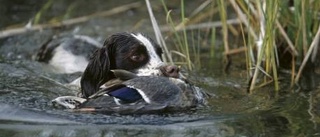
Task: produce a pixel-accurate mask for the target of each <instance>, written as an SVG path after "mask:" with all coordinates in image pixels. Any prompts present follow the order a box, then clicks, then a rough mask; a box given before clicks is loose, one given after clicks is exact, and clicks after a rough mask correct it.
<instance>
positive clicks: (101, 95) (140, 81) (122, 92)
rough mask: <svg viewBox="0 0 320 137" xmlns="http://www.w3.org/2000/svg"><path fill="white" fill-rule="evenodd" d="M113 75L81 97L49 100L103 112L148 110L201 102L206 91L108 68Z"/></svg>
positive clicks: (169, 108) (75, 108) (144, 111)
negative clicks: (103, 83)
mask: <svg viewBox="0 0 320 137" xmlns="http://www.w3.org/2000/svg"><path fill="white" fill-rule="evenodd" d="M112 72H113V73H114V75H115V76H116V78H115V79H113V80H110V81H108V82H107V83H106V84H105V85H104V87H103V88H102V89H101V90H100V91H98V92H97V93H95V94H93V95H91V96H90V97H88V98H86V99H84V98H80V97H73V96H63V97H58V98H56V99H54V100H53V103H54V104H56V105H57V104H58V105H60V106H63V107H65V108H69V109H73V110H74V111H94V112H105V113H113V112H117V113H148V112H158V111H175V110H182V109H188V108H192V107H196V106H198V105H205V104H206V98H207V97H208V94H206V93H205V92H204V91H202V90H200V88H198V87H196V86H193V85H192V84H190V83H188V82H187V81H185V80H182V79H177V78H171V77H161V76H137V75H136V74H134V73H131V72H129V71H125V70H112Z"/></svg>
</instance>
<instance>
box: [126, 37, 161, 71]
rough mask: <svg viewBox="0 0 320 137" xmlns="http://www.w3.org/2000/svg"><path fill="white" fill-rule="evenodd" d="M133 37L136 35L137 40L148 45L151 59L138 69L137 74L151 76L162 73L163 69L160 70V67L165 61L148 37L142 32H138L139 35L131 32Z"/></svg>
mask: <svg viewBox="0 0 320 137" xmlns="http://www.w3.org/2000/svg"><path fill="white" fill-rule="evenodd" d="M131 35H132V36H133V37H135V38H136V39H137V40H139V41H140V42H141V43H143V45H144V46H145V47H146V49H147V51H148V54H149V57H150V60H149V62H148V63H147V64H146V65H145V66H143V67H141V68H140V69H138V71H137V75H138V76H151V75H161V74H162V73H161V71H160V70H159V67H160V66H161V65H163V62H162V61H161V59H160V57H159V56H158V55H157V53H156V51H155V49H154V46H153V45H152V43H151V42H150V41H149V39H148V38H146V37H145V36H143V35H142V34H140V33H138V34H137V35H135V34H131Z"/></svg>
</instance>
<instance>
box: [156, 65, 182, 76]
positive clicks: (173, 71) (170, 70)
mask: <svg viewBox="0 0 320 137" xmlns="http://www.w3.org/2000/svg"><path fill="white" fill-rule="evenodd" d="M160 70H161V72H162V73H163V75H165V76H167V77H173V78H179V71H180V69H179V68H178V67H177V66H175V65H166V66H162V67H161V68H160Z"/></svg>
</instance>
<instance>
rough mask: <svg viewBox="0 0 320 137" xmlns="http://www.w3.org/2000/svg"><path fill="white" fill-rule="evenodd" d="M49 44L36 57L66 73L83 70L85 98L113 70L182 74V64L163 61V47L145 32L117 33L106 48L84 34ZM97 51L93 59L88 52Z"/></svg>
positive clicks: (144, 74)
mask: <svg viewBox="0 0 320 137" xmlns="http://www.w3.org/2000/svg"><path fill="white" fill-rule="evenodd" d="M48 43H49V42H48ZM48 43H46V44H44V46H42V48H41V50H40V51H39V53H38V54H37V57H36V60H38V61H42V62H47V63H49V64H51V65H52V66H55V67H56V68H59V70H61V71H63V72H65V73H72V72H77V71H80V72H82V71H83V74H82V77H81V80H80V86H81V93H82V97H84V98H87V97H89V96H90V95H92V94H94V93H96V92H97V91H98V90H99V89H100V87H101V86H103V85H104V83H106V82H107V81H109V80H111V79H113V78H115V76H114V75H113V73H112V72H111V70H114V69H122V70H126V71H129V72H132V73H134V74H136V75H137V76H166V77H173V78H179V77H180V73H179V68H178V67H176V66H174V65H167V64H165V63H164V62H163V61H162V60H161V54H162V49H161V48H160V46H159V45H158V44H156V43H155V42H154V41H153V40H152V39H150V38H149V37H147V36H145V35H143V34H141V33H128V32H122V33H116V34H113V35H111V36H110V37H109V38H108V39H107V40H106V41H105V42H104V44H103V46H102V47H101V45H100V44H99V43H97V42H94V40H92V39H90V38H88V37H84V36H77V37H74V38H72V39H71V40H70V39H69V40H64V41H61V40H60V41H58V42H53V44H48ZM51 43H52V42H51ZM80 43H85V44H80ZM48 45H49V46H48ZM85 45H90V46H86V47H85ZM93 50H95V52H94V53H93V54H92V56H91V57H90V58H89V56H88V54H91V52H92V51H93ZM85 66H86V68H85ZM73 83H75V82H73Z"/></svg>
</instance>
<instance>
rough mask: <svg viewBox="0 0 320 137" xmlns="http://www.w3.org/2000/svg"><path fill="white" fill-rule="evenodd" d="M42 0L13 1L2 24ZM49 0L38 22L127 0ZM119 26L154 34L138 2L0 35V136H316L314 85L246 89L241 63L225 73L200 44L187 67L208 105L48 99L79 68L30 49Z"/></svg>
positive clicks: (319, 92) (319, 111) (319, 100)
mask: <svg viewBox="0 0 320 137" xmlns="http://www.w3.org/2000/svg"><path fill="white" fill-rule="evenodd" d="M121 2H122V1H121ZM43 3H45V2H40V3H38V4H39V5H40V6H39V5H37V4H34V3H33V2H32V1H29V2H26V3H21V5H20V6H18V7H16V8H15V9H19V10H17V11H15V12H12V13H11V12H10V14H6V17H3V18H11V17H12V18H13V17H14V16H17V17H16V18H15V20H7V21H6V22H2V24H1V25H0V27H1V28H4V27H5V26H8V24H10V25H11V24H16V23H26V22H27V21H28V18H26V17H25V16H28V17H32V16H33V15H34V14H35V13H36V11H38V10H39V9H40V7H41V4H43ZM54 3H55V4H56V6H54V7H55V8H54V9H49V11H52V13H50V14H48V13H47V14H45V15H47V16H44V17H43V21H45V20H46V19H51V18H52V17H54V16H57V15H63V14H62V13H64V12H65V9H66V8H68V6H65V5H68V4H71V5H72V4H74V5H75V7H78V8H79V9H77V8H75V9H74V12H71V13H72V14H69V16H71V17H75V16H80V15H87V13H92V12H93V11H95V10H97V11H102V10H105V9H109V8H111V7H115V6H117V5H122V4H124V3H130V1H126V2H123V3H116V2H115V3H110V2H104V1H99V0H97V1H92V2H91V3H90V5H91V6H88V8H86V10H83V9H84V7H86V6H87V5H86V4H84V3H83V2H82V1H80V2H79V3H77V2H74V3H73V2H71V1H67V2H66V3H64V1H57V2H54ZM10 4H12V3H9V2H6V3H4V4H3V5H8V7H13V9H14V6H13V5H10ZM178 4H179V3H178ZM63 5H64V6H63ZM172 5H175V3H174V2H173V4H172ZM176 5H177V4H176ZM188 5H189V7H190V8H193V7H192V5H194V3H192V2H189V4H188ZM21 7H23V8H21ZM155 7H156V9H157V10H156V11H155V12H156V15H159V16H157V17H158V18H159V20H160V22H162V23H163V22H165V21H164V20H161V19H165V15H162V14H160V13H162V11H161V10H160V9H159V8H161V5H159V3H158V5H155ZM172 8H175V7H172ZM24 9H28V10H24ZM21 10H22V11H21ZM13 11H14V10H13ZM23 11H25V13H23V17H22V15H21V14H22V13H21V12H23ZM77 11H79V12H77ZM0 12H1V11H0ZM1 14H3V13H2V12H1ZM64 16H66V15H64ZM117 31H141V32H144V33H147V34H149V35H151V36H153V32H152V28H151V25H150V22H149V20H148V15H147V14H146V9H145V8H144V6H142V7H141V8H138V9H134V10H130V11H127V12H125V13H121V14H117V15H114V16H110V17H106V18H96V19H93V20H91V21H89V22H85V23H81V24H76V25H72V26H69V27H65V28H60V29H45V30H42V31H36V32H28V33H24V34H21V35H15V36H12V37H8V38H2V39H0V70H1V71H0V136H1V137H2V136H4V137H7V136H16V137H19V136H23V137H25V136H43V137H47V136H67V137H79V136H320V132H319V131H320V128H319V123H320V117H319V115H320V108H319V106H320V89H319V87H317V86H312V87H310V86H309V87H308V86H302V90H300V91H299V92H294V91H291V90H289V89H288V88H286V87H287V86H288V85H289V83H287V82H286V81H288V80H287V79H288V78H285V77H284V78H282V80H281V82H282V85H284V86H283V87H282V90H281V91H279V95H278V96H276V95H275V94H274V93H275V92H274V91H273V86H272V85H270V86H267V87H264V88H262V89H261V90H259V91H256V94H254V95H248V94H247V91H246V86H247V85H246V84H247V79H246V73H245V67H244V66H243V65H242V63H234V64H233V65H232V66H231V68H230V69H229V72H228V73H225V72H224V71H223V65H224V64H223V62H222V61H221V60H222V59H221V58H220V57H219V55H217V57H210V56H208V52H207V50H205V49H204V50H203V51H201V52H202V53H201V62H200V63H199V65H201V67H199V69H197V70H195V71H193V72H189V75H190V76H189V77H190V79H192V80H193V81H194V82H195V83H197V85H198V86H200V87H201V88H203V89H204V90H206V91H208V92H209V93H210V94H213V95H214V96H213V97H212V98H211V99H209V104H208V106H207V107H202V108H198V109H197V110H195V111H190V112H183V113H182V112H181V113H178V112H177V113H172V114H140V115H135V114H132V115H118V114H111V115H104V114H95V113H84V112H71V111H66V110H61V109H56V108H54V107H53V106H52V104H51V102H50V101H51V100H52V99H54V98H56V97H58V96H62V95H74V94H75V91H73V90H71V89H69V88H67V87H65V86H64V85H63V84H64V83H68V82H70V81H72V80H73V79H75V78H77V77H78V76H80V75H81V74H72V75H65V74H56V73H54V72H53V71H52V70H51V69H50V68H48V66H46V65H45V64H42V63H38V62H35V61H33V60H32V58H33V56H34V53H35V52H36V51H37V49H38V48H39V47H40V46H41V44H42V43H44V42H45V41H46V40H47V39H49V38H50V37H52V36H53V35H55V34H60V35H72V34H83V35H89V36H92V37H94V38H96V39H97V40H98V41H100V42H102V41H103V40H104V38H105V37H106V36H107V35H109V34H111V33H114V32H117ZM171 48H172V47H171ZM237 58H238V57H234V58H233V59H234V62H238V61H239V62H241V60H238V59H237ZM239 59H241V58H239ZM282 76H286V75H282ZM288 77H289V76H288ZM310 79H312V81H311V80H310ZM304 81H306V82H305V83H315V84H316V85H317V83H319V76H318V75H314V76H313V77H311V78H309V79H305V80H304ZM306 85H307V84H306ZM313 85H314V84H313ZM318 86H319V85H318ZM306 87H307V88H306Z"/></svg>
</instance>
